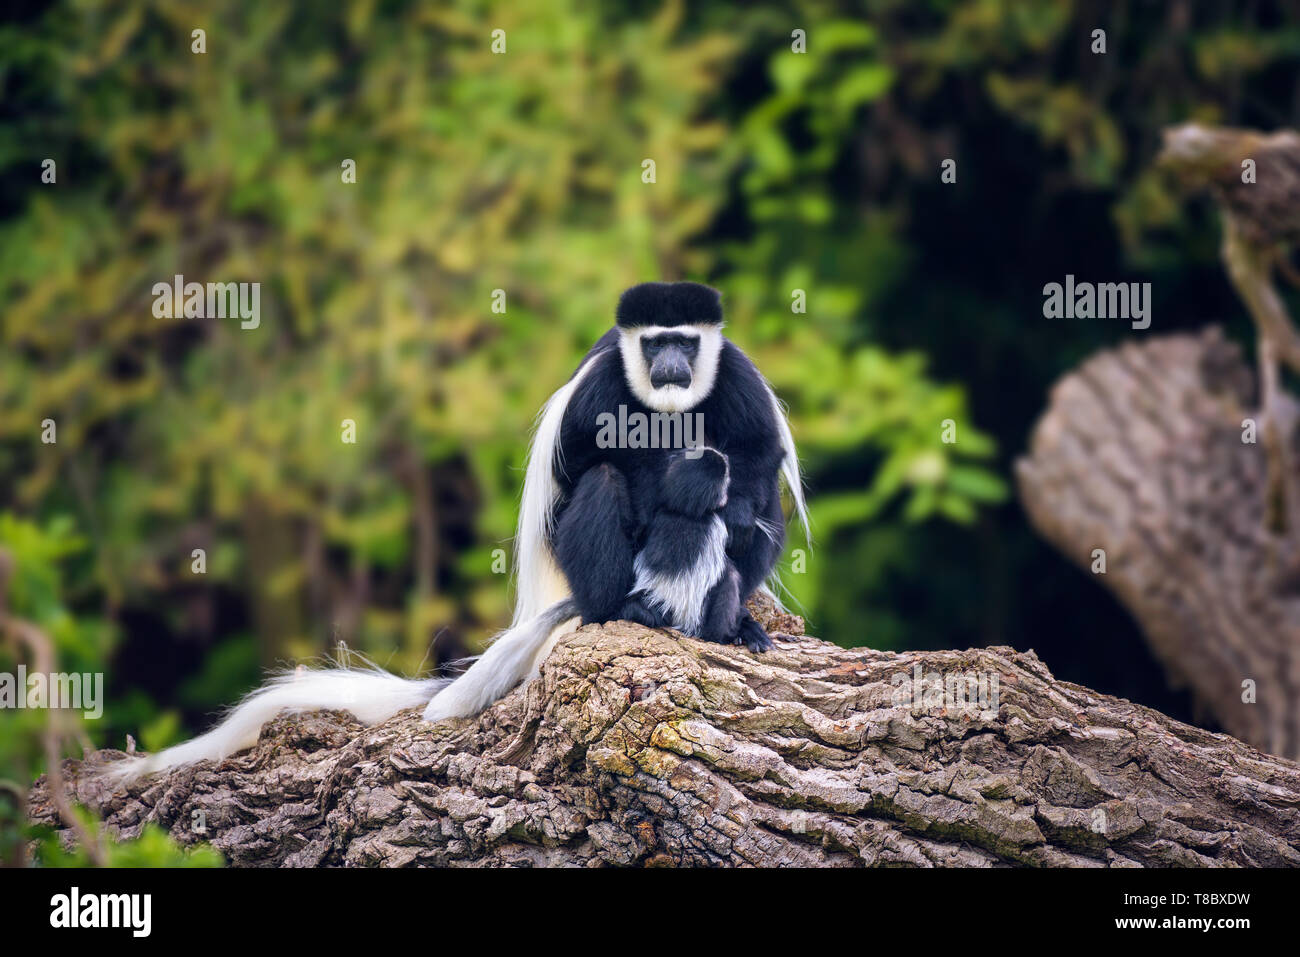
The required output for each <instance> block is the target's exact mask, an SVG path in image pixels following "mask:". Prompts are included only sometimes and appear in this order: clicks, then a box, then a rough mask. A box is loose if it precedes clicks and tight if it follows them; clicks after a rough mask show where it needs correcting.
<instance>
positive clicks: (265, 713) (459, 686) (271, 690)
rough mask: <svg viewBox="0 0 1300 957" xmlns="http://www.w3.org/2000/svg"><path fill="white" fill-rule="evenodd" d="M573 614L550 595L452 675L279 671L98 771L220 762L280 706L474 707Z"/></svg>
mask: <svg viewBox="0 0 1300 957" xmlns="http://www.w3.org/2000/svg"><path fill="white" fill-rule="evenodd" d="M576 617H577V605H576V604H575V603H574V601H573V600H572V599H569V598H566V599H564V600H563V601H559V602H556V603H555V604H554V605H552V606H551V607H550V608H548V609H546V610H545V611H544V612H542V614H540V615H538V616H536V617H535V618H533V619H532V620H530V621H527V622H524V623H523V624H522V625H517V626H515V627H513V628H509V629H507V630H506V631H503V632H502V633H501V634H500V635H498V636H497V638H496V640H495V641H494V642H493V643H492V645H491V647H489V648H488V650H487V651H486V652H484V653H483V654H482V655H481V656H480V657H479V658H478V660H477V661H475V662H474V664H473V665H471V666H470V668H469V670H468V671H466V672H465V673H464V674H463V675H461V676H460V677H458V678H456V679H455V680H454V681H452V680H449V679H446V678H424V679H411V678H399V677H397V676H396V675H391V674H389V673H388V672H386V671H383V670H381V669H379V668H374V667H372V668H330V669H326V670H321V671H290V672H286V673H285V674H282V675H277V676H276V677H275V678H272V679H271V681H270V682H268V683H267V684H266V685H265V686H263V687H261V688H258V689H257V690H256V691H254V692H253V693H252V694H250V695H248V697H246V698H245V699H244V700H243V701H241V702H240V703H239V704H238V705H236V706H235V707H234V708H232V709H231V710H230V713H229V714H227V715H226V718H225V720H224V721H222V722H221V723H220V724H219V725H217V726H216V727H215V728H213V729H212V730H211V731H209V732H207V733H206V734H201V735H199V736H198V737H197V738H194V739H193V740H190V741H186V742H184V743H183V744H178V745H176V746H175V747H171V748H167V749H166V750H165V751H159V752H158V753H157V754H152V755H149V756H148V757H139V758H128V759H127V760H125V761H116V762H114V763H113V764H112V765H110V766H109V767H107V768H106V769H105V772H104V773H105V774H107V775H109V776H110V777H112V778H114V779H116V780H118V781H131V780H134V779H135V778H138V777H140V776H142V775H145V774H152V773H154V772H155V771H165V770H167V769H168V768H174V767H179V766H180V765H182V764H192V763H193V762H195V761H220V760H222V759H223V758H226V757H229V756H230V755H232V754H234V753H236V752H237V751H242V750H244V749H245V748H251V747H252V746H253V745H254V744H256V743H257V736H258V734H260V733H261V730H262V725H264V724H266V723H267V722H268V721H270V720H271V719H272V718H274V717H275V716H276V715H277V714H279V713H280V712H282V711H288V712H291V713H297V712H301V711H320V710H337V711H348V712H351V713H352V714H353V715H354V716H356V718H357V720H359V721H361V722H362V723H363V724H374V723H375V722H377V721H383V720H385V719H387V718H391V717H392V716H393V715H395V714H397V712H399V711H401V710H403V709H405V708H418V707H420V706H421V705H423V704H425V703H426V702H427V703H428V704H429V707H428V709H427V710H426V711H425V713H424V717H425V719H426V720H428V721H440V720H442V719H443V718H463V717H468V716H470V715H474V714H478V713H479V712H480V711H482V710H483V709H484V708H486V707H487V706H488V705H490V704H491V703H492V702H494V701H496V700H497V699H498V698H501V697H503V696H504V695H505V694H506V692H508V691H509V690H510V689H511V688H513V687H514V686H515V685H517V684H518V683H519V682H520V681H523V680H524V679H525V678H529V677H532V676H533V675H534V674H535V673H536V671H537V669H538V666H539V664H540V661H539V659H540V658H541V657H542V655H541V654H540V652H542V651H543V650H544V649H545V646H546V645H547V640H548V639H549V638H551V637H552V633H553V632H555V631H556V629H557V628H558V627H559V626H560V625H563V624H564V623H565V622H566V621H569V620H570V619H574V618H576ZM430 699H433V700H432V701H431V702H430Z"/></svg>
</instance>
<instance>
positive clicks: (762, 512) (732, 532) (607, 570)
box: [551, 283, 785, 648]
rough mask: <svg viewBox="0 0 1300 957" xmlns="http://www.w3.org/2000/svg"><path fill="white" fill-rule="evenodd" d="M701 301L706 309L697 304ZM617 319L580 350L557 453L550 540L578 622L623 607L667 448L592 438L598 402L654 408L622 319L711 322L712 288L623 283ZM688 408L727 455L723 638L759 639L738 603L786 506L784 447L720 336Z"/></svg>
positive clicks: (758, 388)
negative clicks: (732, 591)
mask: <svg viewBox="0 0 1300 957" xmlns="http://www.w3.org/2000/svg"><path fill="white" fill-rule="evenodd" d="M710 303H711V304H712V307H711V308H712V311H710V309H709V308H705V307H707V306H708V305H709V304H710ZM618 318H619V325H618V326H616V327H615V328H613V329H610V330H609V331H608V332H607V333H606V334H605V335H604V336H602V337H601V338H600V340H599V341H598V342H597V343H596V344H595V346H593V347H592V349H591V351H590V352H589V353H588V354H587V357H586V358H585V359H584V360H583V361H584V364H587V363H590V368H589V369H587V370H586V371H585V372H584V374H583V377H582V379H581V381H580V382H579V384H578V387H577V389H576V391H575V392H574V394H573V395H572V397H571V398H570V400H569V403H568V407H567V409H566V411H565V414H564V419H563V423H562V425H561V428H560V436H559V446H560V448H559V455H558V456H557V460H556V469H555V477H556V480H557V483H558V485H559V490H560V498H559V501H558V503H557V505H556V508H555V515H556V524H555V526H554V531H553V533H552V537H551V545H552V549H553V551H554V553H555V556H556V560H557V562H558V563H559V565H560V568H561V569H562V570H563V572H564V574H565V577H566V578H567V579H568V582H569V586H570V588H571V590H572V593H573V597H574V599H575V600H576V602H577V605H578V608H579V609H580V611H581V614H582V618H583V621H584V622H605V621H611V620H614V619H617V618H619V617H620V615H621V613H622V611H623V605H624V599H625V598H626V596H627V595H628V594H629V593H630V591H631V589H632V586H633V583H634V579H635V572H634V569H633V562H634V559H635V556H636V554H637V552H638V551H640V550H641V549H642V548H643V547H644V546H645V543H646V537H647V531H648V528H649V523H650V520H651V517H652V515H653V512H654V510H655V507H656V505H657V503H658V502H659V501H660V498H661V492H660V489H661V485H660V481H661V478H662V477H663V476H664V475H665V473H666V471H667V469H668V463H669V459H670V457H671V454H672V450H668V449H646V448H639V449H632V448H600V447H599V446H598V444H597V441H596V438H597V433H598V431H599V425H598V422H599V418H598V417H599V416H600V415H601V413H611V414H614V415H615V416H617V414H618V409H619V406H620V405H623V406H626V409H627V412H628V413H629V414H631V413H633V412H641V413H643V414H645V415H647V416H649V415H653V414H655V412H654V410H652V409H650V408H648V407H647V406H645V405H644V404H642V402H641V401H640V400H639V399H638V398H637V396H636V395H635V394H634V393H633V391H632V389H631V388H630V387H629V384H628V377H627V375H626V372H625V370H624V367H623V355H622V353H621V351H620V348H619V342H620V336H621V335H622V334H623V332H622V330H621V328H620V327H624V328H635V327H636V326H640V325H647V324H648V325H683V324H690V323H699V322H701V321H703V322H705V323H712V324H716V323H717V322H719V321H720V320H721V307H720V305H719V300H718V294H717V292H716V291H714V290H712V289H709V288H708V287H707V286H700V285H698V284H696V283H646V284H644V285H642V286H636V287H633V288H632V289H630V290H628V291H627V292H626V293H624V295H623V297H622V299H621V300H620V303H619V316H618ZM637 358H638V359H640V358H641V357H640V356H637ZM580 368H581V367H580ZM693 371H694V374H696V375H699V373H700V370H699V369H695V370H693ZM697 413H698V414H700V415H702V416H703V420H702V421H703V425H704V440H705V443H706V444H707V445H708V446H710V447H712V448H714V449H717V450H718V451H719V452H721V453H722V454H723V455H725V456H726V459H727V461H728V462H729V464H730V486H729V488H728V493H727V501H726V505H725V506H723V507H722V508H721V509H720V510H719V511H718V514H719V516H720V517H721V518H722V520H723V522H724V523H725V525H726V530H727V545H726V556H727V559H728V561H729V564H730V566H731V567H732V568H734V570H735V573H736V579H737V582H736V589H737V593H738V596H739V603H740V607H741V611H740V614H739V616H738V617H737V620H736V623H735V626H734V628H733V630H732V633H731V634H730V635H728V636H727V638H726V640H728V641H731V642H736V643H744V644H746V645H749V646H750V647H759V648H762V647H767V646H768V645H769V642H768V639H767V635H766V633H765V632H764V631H763V629H762V627H761V626H760V625H759V624H758V623H757V622H755V621H754V620H753V619H752V618H751V617H750V616H749V614H748V612H747V611H745V610H744V602H745V601H746V600H747V599H748V598H749V596H750V595H752V594H753V593H754V591H755V590H756V589H757V588H758V587H759V586H760V585H762V584H763V582H764V581H765V580H766V578H767V577H768V575H770V574H771V572H772V569H773V568H774V567H775V565H776V561H777V558H778V557H779V556H780V553H781V546H782V544H783V542H784V538H785V517H784V515H783V514H782V511H781V496H780V487H779V472H780V467H781V462H782V460H783V458H784V454H785V453H784V450H783V447H782V445H781V438H780V433H779V431H778V427H777V421H776V409H775V407H774V405H773V400H772V398H771V395H770V392H769V391H768V388H767V385H766V383H764V382H763V380H762V377H761V376H760V375H759V372H758V370H757V369H756V368H755V367H754V364H753V363H752V362H751V361H750V360H749V358H748V357H747V356H746V355H745V354H744V352H742V351H741V350H740V349H739V348H738V347H737V346H736V345H734V344H733V343H731V342H730V341H728V340H725V339H724V340H722V347H721V352H720V354H719V355H718V360H717V373H716V378H715V380H714V384H713V387H712V389H711V390H710V391H709V393H708V395H707V396H705V397H704V399H703V400H702V401H700V402H699V403H698V404H697V405H695V406H694V407H692V408H690V409H689V410H687V411H686V412H684V413H683V414H685V415H695V414H697ZM659 414H663V413H659ZM698 637H703V636H698ZM715 640H717V639H716V638H715Z"/></svg>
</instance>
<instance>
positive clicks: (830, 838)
mask: <svg viewBox="0 0 1300 957" xmlns="http://www.w3.org/2000/svg"><path fill="white" fill-rule="evenodd" d="M764 622H765V624H766V626H767V627H768V630H769V631H770V632H772V633H773V634H774V635H775V636H776V638H777V641H778V645H777V648H776V649H775V650H773V651H771V652H769V653H767V654H765V655H754V654H752V653H750V652H748V651H746V650H744V649H742V648H732V647H722V646H718V645H710V644H705V643H702V642H698V641H692V640H688V639H682V638H678V637H676V636H675V635H674V634H672V633H667V632H660V631H651V630H648V629H645V628H642V627H640V626H637V625H631V624H628V623H626V622H615V623H611V624H608V625H604V626H592V627H588V628H584V629H582V630H580V631H578V632H577V633H575V634H574V635H572V636H570V637H568V638H567V639H565V640H564V641H562V642H561V643H560V644H559V645H558V646H557V648H556V649H555V652H554V653H553V654H552V655H551V657H550V658H549V660H548V661H547V663H546V665H545V667H544V668H543V671H542V675H541V678H540V679H539V680H537V681H534V682H532V683H530V684H528V685H526V686H524V687H522V688H519V689H517V690H516V691H515V692H514V693H512V694H511V695H509V696H508V697H506V698H505V699H503V700H502V701H500V702H498V703H497V704H496V705H495V706H493V707H492V708H490V709H488V710H487V711H486V712H485V713H484V714H482V715H480V716H479V717H477V718H474V719H470V720H460V721H449V722H443V723H441V724H438V725H428V724H425V723H423V722H422V721H421V720H420V716H419V713H418V712H416V711H410V712H405V713H403V714H401V715H398V716H397V717H395V718H393V719H392V720H390V721H387V722H385V723H383V724H381V725H378V726H375V727H370V728H363V727H361V726H359V725H358V724H357V723H356V722H355V721H353V720H352V719H351V718H350V717H349V716H347V715H345V714H340V713H316V714H307V715H300V716H282V717H280V718H279V719H277V720H276V721H274V722H272V723H271V724H270V725H268V726H267V728H266V729H265V730H264V732H263V735H262V738H261V740H260V741H259V743H258V744H257V746H256V747H255V748H254V749H252V750H251V751H249V752H246V753H244V754H242V755H239V756H237V757H235V758H233V759H231V760H228V761H225V762H222V763H221V764H219V765H212V764H201V765H197V766H193V767H190V768H186V769H181V770H179V771H177V772H175V773H173V774H171V775H170V776H168V777H165V778H162V779H155V780H151V781H146V782H143V783H141V784H139V785H136V786H134V787H133V788H132V789H131V790H130V791H129V792H119V793H110V792H109V791H108V790H106V789H105V788H104V787H103V786H102V784H100V783H99V782H98V781H97V780H96V779H95V777H94V775H93V773H92V772H93V770H94V768H95V767H97V766H99V765H101V764H102V763H103V762H104V761H107V760H112V759H114V758H115V757H117V756H118V754H117V752H101V753H98V754H95V755H91V756H89V757H88V759H87V760H86V761H84V762H76V761H69V762H66V775H67V777H68V778H69V780H70V781H71V782H72V786H73V787H74V789H75V796H76V798H77V799H78V800H79V801H81V802H84V803H86V804H89V805H91V806H93V807H96V808H98V809H100V810H101V811H102V813H103V815H104V817H105V819H106V820H107V822H108V823H109V825H110V827H111V828H112V829H114V830H115V831H116V832H118V833H119V834H121V835H124V836H131V835H133V834H134V833H136V832H138V831H139V829H140V828H141V826H142V825H143V824H144V823H145V822H147V821H156V822H158V823H159V824H161V825H162V826H164V827H165V828H167V829H168V830H170V832H171V833H172V834H173V835H175V836H176V837H177V838H178V839H179V840H180V841H182V842H184V843H193V842H196V841H200V840H204V841H208V842H210V843H212V844H214V845H215V846H216V847H218V848H219V849H220V850H221V851H223V852H224V853H225V854H226V856H227V858H228V859H229V861H230V862H231V863H233V864H237V865H262V866H271V865H280V866H294V865H420V864H427V865H580V866H591V865H639V866H644V865H717V864H727V865H780V864H794V865H832V866H841V865H842V866H848V865H863V864H896V865H916V866H923V867H928V866H939V865H943V866H948V865H977V866H986V865H1000V864H1019V865H1114V866H1131V865H1207V866H1209V865H1289V866H1296V865H1300V850H1298V849H1297V846H1298V845H1300V766H1297V765H1295V764H1293V763H1291V762H1288V761H1281V760H1277V759H1274V758H1270V757H1267V756H1265V755H1263V754H1260V753H1259V752H1257V751H1254V750H1253V749H1251V748H1250V747H1248V746H1246V745H1244V744H1242V743H1241V742H1239V741H1237V740H1235V739H1233V738H1230V737H1227V736H1226V735H1216V734H1210V733H1208V732H1205V731H1201V730H1198V729H1196V728H1193V727H1190V726H1188V725H1185V724H1180V723H1178V722H1176V721H1173V720H1171V719H1169V718H1167V717H1165V716H1163V715H1161V714H1159V713H1157V712H1154V711H1151V710H1149V709H1147V708H1143V707H1140V706H1138V705H1134V704H1131V703H1129V702H1127V701H1122V700H1119V699H1115V698H1110V697H1107V696H1105V695H1099V694H1096V693H1094V692H1092V691H1089V690H1087V689H1086V688H1081V687H1079V686H1077V685H1071V684H1067V683H1065V682H1060V681H1056V680H1055V679H1054V678H1053V677H1052V675H1051V674H1050V673H1049V672H1048V671H1047V669H1046V668H1045V667H1044V666H1043V664H1042V663H1041V662H1040V661H1039V660H1038V659H1037V658H1036V657H1035V656H1034V654H1033V653H1032V652H1026V653H1021V652H1017V651H1014V650H1012V649H1010V648H987V649H979V650H971V651H943V652H909V653H901V654H895V653H889V652H882V651H872V650H870V649H867V648H855V649H843V648H839V647H837V646H835V645H832V644H828V643H826V642H823V641H818V640H816V639H814V638H808V637H795V635H796V634H801V633H802V623H801V622H799V620H798V619H796V618H793V617H792V616H781V615H779V613H776V612H774V611H772V610H771V609H768V610H767V612H766V616H765V618H764ZM915 668H921V669H923V672H924V675H926V676H933V675H934V674H936V673H937V674H940V675H942V676H945V677H947V678H955V677H956V676H957V675H970V676H972V677H974V676H983V677H984V678H985V679H986V681H987V682H988V683H987V684H986V685H985V686H984V690H985V693H986V695H987V696H988V697H987V699H986V700H985V701H983V702H977V705H978V704H979V703H983V704H987V705H989V707H988V708H984V709H982V708H980V707H978V706H976V707H960V706H959V705H958V704H957V703H956V702H952V701H949V702H947V704H948V705H950V707H947V708H945V707H942V706H941V705H940V703H938V702H935V701H933V700H930V701H927V700H926V699H924V698H923V699H921V700H918V701H917V702H916V707H913V706H912V705H911V703H910V702H907V701H903V700H900V692H905V689H910V688H911V687H912V684H911V682H912V679H913V678H914V677H915V674H914V671H913V669H915ZM896 676H902V677H901V679H900V678H897V677H896ZM992 676H996V677H997V686H996V688H997V700H996V702H995V701H994V699H993V697H992V694H993V685H992V680H991V679H992ZM905 693H906V692H905ZM995 703H996V708H994V707H993V705H994V704H995ZM31 806H32V808H33V815H34V817H35V818H36V819H38V820H42V821H46V822H49V823H52V824H57V816H56V813H55V812H54V811H53V810H52V809H51V807H50V802H49V795H48V793H47V791H46V787H45V784H44V782H40V783H38V786H37V788H36V790H35V793H34V794H33V795H32V804H31ZM196 823H201V824H202V826H203V828H204V833H202V834H199V833H196V832H195V825H196Z"/></svg>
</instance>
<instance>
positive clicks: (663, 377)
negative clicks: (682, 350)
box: [650, 353, 691, 389]
mask: <svg viewBox="0 0 1300 957" xmlns="http://www.w3.org/2000/svg"><path fill="white" fill-rule="evenodd" d="M690 384H691V364H690V363H689V362H687V361H686V357H685V356H683V355H681V354H663V353H661V354H660V355H659V357H658V358H657V359H655V362H654V365H653V366H651V367H650V385H651V386H653V387H654V388H656V389H662V388H663V387H664V386H666V385H676V386H681V387H682V388H683V389H686V388H689V387H690Z"/></svg>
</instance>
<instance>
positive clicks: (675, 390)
mask: <svg viewBox="0 0 1300 957" xmlns="http://www.w3.org/2000/svg"><path fill="white" fill-rule="evenodd" d="M696 398H697V397H696V396H695V395H694V394H693V393H692V392H691V390H690V389H689V388H687V387H683V386H680V385H664V386H658V387H656V388H654V389H651V390H650V394H649V395H647V396H646V397H645V399H644V401H645V404H646V405H648V406H650V408H652V409H654V410H655V411H656V412H685V411H686V410H687V409H689V408H690V407H691V406H693V405H695V404H696Z"/></svg>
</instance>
